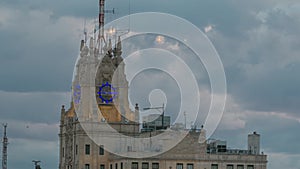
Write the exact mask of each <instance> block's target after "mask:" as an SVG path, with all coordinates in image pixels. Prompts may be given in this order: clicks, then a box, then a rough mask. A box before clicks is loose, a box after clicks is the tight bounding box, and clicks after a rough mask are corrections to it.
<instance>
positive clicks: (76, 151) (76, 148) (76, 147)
mask: <svg viewBox="0 0 300 169" xmlns="http://www.w3.org/2000/svg"><path fill="white" fill-rule="evenodd" d="M75 154H76V155H77V154H78V145H77V144H76V146H75Z"/></svg>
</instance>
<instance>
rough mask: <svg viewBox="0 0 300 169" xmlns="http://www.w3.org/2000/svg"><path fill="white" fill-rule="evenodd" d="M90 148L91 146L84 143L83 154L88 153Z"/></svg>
mask: <svg viewBox="0 0 300 169" xmlns="http://www.w3.org/2000/svg"><path fill="white" fill-rule="evenodd" d="M90 149H91V146H90V145H89V144H86V145H85V154H86V155H90Z"/></svg>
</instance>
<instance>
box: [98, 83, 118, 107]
mask: <svg viewBox="0 0 300 169" xmlns="http://www.w3.org/2000/svg"><path fill="white" fill-rule="evenodd" d="M98 94H99V98H100V99H101V100H102V102H103V103H111V102H113V99H114V98H116V96H117V91H116V88H114V87H113V86H112V85H111V84H110V83H108V82H106V83H104V84H103V85H102V86H100V87H99V92H98Z"/></svg>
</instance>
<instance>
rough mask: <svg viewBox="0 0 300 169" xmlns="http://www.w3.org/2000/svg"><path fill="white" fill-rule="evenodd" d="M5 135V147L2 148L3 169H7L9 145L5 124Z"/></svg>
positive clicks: (5, 125)
mask: <svg viewBox="0 0 300 169" xmlns="http://www.w3.org/2000/svg"><path fill="white" fill-rule="evenodd" d="M3 126H4V134H3V147H2V169H7V145H8V139H7V135H6V128H7V124H3Z"/></svg>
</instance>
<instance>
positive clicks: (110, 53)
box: [107, 39, 112, 57]
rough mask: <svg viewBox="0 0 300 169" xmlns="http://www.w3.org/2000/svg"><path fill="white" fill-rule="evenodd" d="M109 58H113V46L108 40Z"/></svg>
mask: <svg viewBox="0 0 300 169" xmlns="http://www.w3.org/2000/svg"><path fill="white" fill-rule="evenodd" d="M107 52H108V54H109V57H112V44H111V39H109V40H108V50H107Z"/></svg>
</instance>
